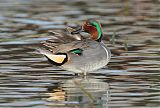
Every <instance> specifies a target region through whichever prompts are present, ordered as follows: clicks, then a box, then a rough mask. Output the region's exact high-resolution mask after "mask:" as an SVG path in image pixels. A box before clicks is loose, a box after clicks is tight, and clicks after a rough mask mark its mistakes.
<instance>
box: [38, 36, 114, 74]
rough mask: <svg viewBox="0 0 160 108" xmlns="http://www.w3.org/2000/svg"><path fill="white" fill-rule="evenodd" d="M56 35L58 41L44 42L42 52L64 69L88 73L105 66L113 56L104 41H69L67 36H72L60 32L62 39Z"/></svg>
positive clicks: (51, 61)
mask: <svg viewBox="0 0 160 108" xmlns="http://www.w3.org/2000/svg"><path fill="white" fill-rule="evenodd" d="M55 36H56V37H57V38H56V41H55V39H49V40H46V41H44V42H42V43H43V46H45V48H41V49H40V53H41V54H43V55H44V56H45V57H47V59H48V61H49V62H50V63H51V64H53V65H56V66H58V67H60V68H62V69H64V70H68V71H72V72H75V73H84V74H86V73H87V72H90V71H94V70H97V69H100V68H102V67H104V66H105V65H107V64H108V62H109V60H110V58H111V52H110V50H109V49H108V48H107V47H106V45H104V44H103V42H102V41H101V42H99V41H95V40H93V39H81V40H77V39H70V40H72V41H67V39H65V38H67V37H70V36H67V35H65V36H64V35H62V34H58V36H60V37H61V39H60V38H58V36H57V35H55ZM62 37H64V38H62ZM73 37H74V35H73ZM57 40H58V42H57Z"/></svg>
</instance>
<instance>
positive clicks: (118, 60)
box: [0, 0, 160, 108]
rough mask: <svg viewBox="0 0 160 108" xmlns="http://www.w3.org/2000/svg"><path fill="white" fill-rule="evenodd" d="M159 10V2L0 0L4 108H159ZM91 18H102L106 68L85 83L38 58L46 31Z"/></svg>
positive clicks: (0, 83) (1, 97)
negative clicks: (107, 55)
mask: <svg viewBox="0 0 160 108" xmlns="http://www.w3.org/2000/svg"><path fill="white" fill-rule="evenodd" d="M66 1H67V2H66ZM159 4H160V1H159V0H130V1H127V0H99V1H98V0H92V1H91V0H88V1H87V0H82V1H80V0H1V1H0V108H17V107H19V108H23V107H25V108H26V107H29V108H159V107H160V13H159V11H160V6H159ZM87 18H99V21H100V22H101V23H102V25H103V27H104V28H103V29H104V34H105V37H104V39H105V40H106V41H107V45H108V47H109V48H110V49H111V51H112V59H111V62H110V63H109V65H108V66H107V67H104V68H103V69H100V70H98V71H96V72H92V73H90V74H89V75H88V77H87V78H86V79H82V78H80V77H76V76H74V73H72V72H67V71H64V70H61V69H59V68H57V67H54V66H52V65H50V64H48V62H47V61H46V59H45V58H44V57H43V56H42V55H40V54H37V53H36V51H35V49H36V48H38V47H39V44H38V43H39V42H40V41H41V40H45V39H47V35H46V33H47V31H48V30H64V29H65V23H66V22H68V23H69V24H74V23H82V22H83V21H84V20H86V19H87ZM114 33H115V35H114V36H115V39H113V34H114ZM109 40H110V42H109ZM126 44H127V45H126ZM125 46H127V47H128V48H126V47H125ZM127 50H128V51H127Z"/></svg>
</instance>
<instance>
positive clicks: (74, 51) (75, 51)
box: [69, 48, 83, 55]
mask: <svg viewBox="0 0 160 108" xmlns="http://www.w3.org/2000/svg"><path fill="white" fill-rule="evenodd" d="M69 52H71V53H74V54H78V55H82V52H83V50H82V49H80V48H77V49H73V50H70V51H69Z"/></svg>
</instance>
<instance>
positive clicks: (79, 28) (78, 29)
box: [71, 26, 84, 34]
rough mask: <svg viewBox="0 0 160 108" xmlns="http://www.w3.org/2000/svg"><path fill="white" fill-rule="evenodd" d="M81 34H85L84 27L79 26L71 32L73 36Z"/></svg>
mask: <svg viewBox="0 0 160 108" xmlns="http://www.w3.org/2000/svg"><path fill="white" fill-rule="evenodd" d="M81 32H84V30H83V27H82V26H78V27H77V28H75V30H74V31H72V32H71V34H79V33H81Z"/></svg>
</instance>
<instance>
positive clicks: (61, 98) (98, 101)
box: [48, 78, 109, 108]
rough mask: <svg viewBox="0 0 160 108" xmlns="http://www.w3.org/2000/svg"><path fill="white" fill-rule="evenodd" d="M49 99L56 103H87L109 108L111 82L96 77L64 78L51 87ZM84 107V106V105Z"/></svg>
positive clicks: (87, 104)
mask: <svg viewBox="0 0 160 108" xmlns="http://www.w3.org/2000/svg"><path fill="white" fill-rule="evenodd" d="M48 100H49V101H51V102H52V104H54V105H56V106H57V105H69V106H70V105H72V106H73V105H81V106H82V105H85V107H87V106H90V107H91V106H101V108H107V106H108V100H109V84H108V83H106V82H103V80H100V79H95V78H85V79H84V78H73V79H70V80H64V81H62V82H61V83H59V84H57V85H54V86H53V88H52V90H51V89H50V93H49V98H48ZM83 107H84V106H83Z"/></svg>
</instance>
